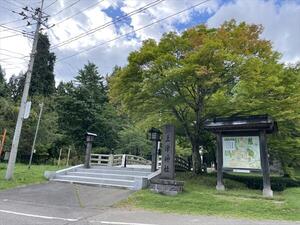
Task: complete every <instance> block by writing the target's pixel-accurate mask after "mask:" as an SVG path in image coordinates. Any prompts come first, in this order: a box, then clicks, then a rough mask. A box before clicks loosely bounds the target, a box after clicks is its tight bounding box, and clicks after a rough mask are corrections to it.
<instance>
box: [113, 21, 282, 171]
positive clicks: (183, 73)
mask: <svg viewBox="0 0 300 225" xmlns="http://www.w3.org/2000/svg"><path fill="white" fill-rule="evenodd" d="M261 32H262V27H261V26H256V25H247V24H245V23H241V24H237V23H236V22H235V21H230V22H226V23H224V24H223V25H222V26H221V27H220V28H218V29H210V28H207V27H205V26H203V25H200V26H197V27H195V28H192V29H190V30H188V31H186V32H184V33H183V34H182V35H178V34H175V33H168V34H165V35H164V36H163V37H162V39H161V40H160V42H159V43H156V42H155V41H154V40H147V41H145V42H144V43H143V46H142V47H141V48H140V50H138V51H135V52H132V53H131V54H130V55H129V57H128V65H127V66H125V67H124V68H122V70H120V71H117V73H116V74H115V76H113V77H112V78H111V80H110V85H111V89H110V96H111V98H112V100H113V101H114V102H116V103H118V104H119V105H120V106H121V107H122V108H123V109H124V110H126V111H127V112H128V113H129V114H130V115H131V116H132V117H133V118H134V119H135V120H145V117H147V116H153V114H158V113H163V114H169V115H172V117H173V118H174V119H176V123H177V128H178V129H177V130H178V131H179V133H182V131H183V133H184V134H185V135H186V137H187V138H188V139H189V141H190V143H191V146H192V156H193V168H194V172H195V173H199V172H200V171H201V170H200V168H201V163H200V162H201V161H200V154H199V150H200V146H204V147H206V145H208V146H211V143H212V140H211V135H210V134H208V133H207V132H206V131H205V130H204V122H205V120H206V119H208V118H211V117H214V116H221V115H226V113H227V114H230V113H232V112H231V110H230V109H231V107H232V106H231V104H230V103H231V102H232V101H234V99H235V98H236V93H235V90H236V89H237V86H238V85H240V82H241V81H240V80H241V77H245V78H247V77H248V75H247V73H246V72H247V71H246V70H245V69H246V68H245V65H250V64H251V62H252V61H253V60H255V61H257V62H256V63H259V64H261V65H264V67H270V68H271V67H272V66H274V65H278V64H279V63H278V62H277V61H278V58H279V54H278V53H277V52H275V51H273V50H272V46H271V44H270V42H269V41H266V40H263V39H260V38H259V35H260V34H261ZM255 65H257V64H255ZM255 65H253V66H255ZM248 69H249V70H250V67H249V68H248ZM256 72H257V74H259V76H260V77H264V76H263V73H264V71H263V70H259V71H256ZM276 74H277V73H276ZM275 76H276V75H275ZM248 78H249V79H250V77H248ZM274 79H276V78H274ZM265 84H266V83H265ZM252 88H253V87H252ZM249 89H250V88H249ZM262 90H263V89H262ZM263 96H265V95H263ZM261 97H262V96H261ZM258 101H259V100H258ZM249 113H250V114H252V112H249ZM171 120H172V119H171Z"/></svg>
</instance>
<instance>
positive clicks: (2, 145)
mask: <svg viewBox="0 0 300 225" xmlns="http://www.w3.org/2000/svg"><path fill="white" fill-rule="evenodd" d="M5 138H6V129H5V128H4V131H3V135H2V140H1V143H0V157H1V155H2V151H3V147H4V142H5Z"/></svg>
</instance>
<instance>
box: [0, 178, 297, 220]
mask: <svg viewBox="0 0 300 225" xmlns="http://www.w3.org/2000/svg"><path fill="white" fill-rule="evenodd" d="M131 193H132V191H129V190H126V189H116V188H103V187H92V186H84V185H76V184H69V183H55V182H50V183H47V184H39V185H31V186H27V187H22V188H16V189H11V190H7V191H1V192H0V225H45V224H49V225H202V224H203V225H238V224H241V225H296V224H297V225H300V222H299V223H297V222H284V221H251V220H246V219H231V218H221V217H215V216H190V215H184V216H183V215H178V214H163V213H158V212H149V211H144V210H139V209H129V208H116V207H114V206H113V205H114V204H115V203H117V202H118V201H120V200H122V199H126V198H127V197H128V196H129V195H130V194H131Z"/></svg>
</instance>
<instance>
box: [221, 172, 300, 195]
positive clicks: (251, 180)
mask: <svg viewBox="0 0 300 225" xmlns="http://www.w3.org/2000/svg"><path fill="white" fill-rule="evenodd" d="M224 178H227V179H231V180H235V181H238V182H241V183H244V184H245V185H246V186H247V187H248V188H251V189H260V190H261V189H263V180H262V176H259V175H253V174H250V175H244V174H230V173H224ZM271 186H272V190H273V191H283V190H284V189H285V188H288V187H300V180H294V179H292V178H289V177H278V176H272V177H271Z"/></svg>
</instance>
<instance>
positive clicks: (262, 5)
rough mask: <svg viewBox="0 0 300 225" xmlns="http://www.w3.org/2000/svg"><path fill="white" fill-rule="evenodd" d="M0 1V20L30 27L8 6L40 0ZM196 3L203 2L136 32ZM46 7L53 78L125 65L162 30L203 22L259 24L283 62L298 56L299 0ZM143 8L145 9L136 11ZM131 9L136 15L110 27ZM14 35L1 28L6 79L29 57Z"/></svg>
mask: <svg viewBox="0 0 300 225" xmlns="http://www.w3.org/2000/svg"><path fill="white" fill-rule="evenodd" d="M0 2H1V4H0V24H5V25H4V26H6V27H10V28H14V29H20V30H22V29H26V31H31V30H33V28H34V27H23V28H18V27H20V26H22V25H24V24H25V22H24V21H16V22H13V23H9V24H6V23H7V22H10V21H14V20H16V19H18V18H19V16H18V15H17V14H15V13H12V12H11V11H12V10H15V11H19V10H20V8H21V7H22V6H25V5H30V6H32V7H37V6H38V2H39V1H38V0H15V1H13V0H0ZM202 2H203V3H202ZM52 3H53V4H52ZM199 3H202V4H200V5H199V6H197V7H195V8H193V9H190V10H187V11H185V12H183V13H181V14H179V15H177V16H172V17H171V18H169V19H167V20H164V21H162V22H161V23H158V24H155V25H153V26H150V27H148V28H146V29H142V30H140V31H138V32H134V30H137V29H140V28H142V27H144V26H147V25H148V24H150V23H152V22H155V21H157V20H160V19H163V18H165V17H168V16H170V15H173V14H175V13H177V12H179V11H181V10H184V9H186V8H189V7H192V6H193V5H196V4H199ZM51 4H52V5H51ZM151 4H153V5H151ZM49 5H51V6H49ZM45 6H46V9H45V11H46V13H48V14H49V15H51V17H50V19H49V24H50V25H51V24H57V25H56V26H54V27H53V28H51V29H50V30H48V31H47V33H48V35H49V38H50V41H51V44H52V46H53V49H52V51H53V52H54V53H55V54H56V56H57V63H56V66H55V74H56V79H57V81H60V80H64V81H67V80H71V79H72V78H73V77H74V76H76V74H77V71H78V69H80V68H82V67H83V65H84V64H85V63H87V62H88V61H91V62H94V63H95V64H97V66H98V67H99V71H100V72H101V73H102V74H107V73H110V72H111V70H112V68H113V67H114V66H115V65H120V66H123V65H126V59H127V56H128V54H129V53H130V52H131V51H134V50H136V49H138V48H139V47H140V46H141V43H142V41H143V40H145V39H148V38H154V39H156V40H159V39H160V37H161V35H162V34H163V33H164V32H169V31H176V32H181V31H183V30H185V29H187V28H189V27H192V26H195V25H197V24H201V23H204V24H206V25H207V26H209V27H218V26H220V24H222V23H223V22H224V21H226V20H230V19H235V20H237V21H238V22H241V21H246V22H248V23H256V24H262V25H263V26H264V28H265V30H264V32H263V34H262V38H265V39H268V40H271V42H272V44H273V47H274V49H275V50H277V51H279V52H281V53H282V62H285V63H295V62H297V61H299V60H300V38H299V37H300V23H299V21H300V0H286V1H283V0H282V1H281V0H210V1H206V2H204V0H161V1H158V0H156V1H155V0H45ZM48 6H49V7H48ZM145 6H149V8H147V9H146V10H140V12H136V10H137V9H140V8H142V7H145ZM132 12H135V13H133V15H131V16H128V17H127V18H122V20H121V21H119V22H118V23H114V24H110V25H108V24H109V23H110V22H111V21H112V20H116V19H117V18H120V17H122V16H123V17H124V15H126V14H130V13H132ZM103 24H106V27H105V28H103ZM91 31H95V32H91ZM126 33H130V35H125V34H126ZM15 34H17V33H16V32H15V31H8V30H7V29H5V28H4V27H0V64H1V65H2V66H3V67H4V68H5V69H6V76H7V78H9V77H10V76H11V75H12V74H18V73H19V71H21V70H23V71H25V70H26V65H27V61H26V60H27V59H28V58H25V59H24V58H23V59H22V57H20V56H21V55H27V56H28V54H29V52H30V48H31V43H32V40H31V39H28V38H26V37H23V36H22V35H21V34H20V35H16V36H13V37H9V38H7V36H11V35H15ZM120 36H122V38H120ZM4 37H6V38H4ZM72 40H73V41H72ZM113 40H114V41H113ZM56 45H57V47H55V46H56ZM12 52H15V53H12ZM17 53H18V54H17ZM7 55H8V56H7ZM20 58H21V59H20Z"/></svg>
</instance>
